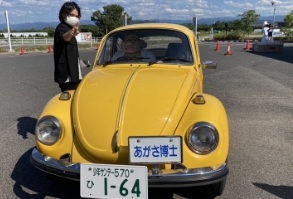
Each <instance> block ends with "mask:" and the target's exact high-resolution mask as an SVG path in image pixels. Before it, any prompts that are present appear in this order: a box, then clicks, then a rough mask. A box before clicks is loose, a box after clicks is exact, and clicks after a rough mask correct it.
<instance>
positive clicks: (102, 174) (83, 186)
mask: <svg viewBox="0 0 293 199" xmlns="http://www.w3.org/2000/svg"><path fill="white" fill-rule="evenodd" d="M80 195H81V197H84V198H111V199H113V198H115V199H122V198H123V199H125V198H131V199H147V198H148V173H147V167H145V166H132V165H130V166H128V165H108V164H81V167H80Z"/></svg>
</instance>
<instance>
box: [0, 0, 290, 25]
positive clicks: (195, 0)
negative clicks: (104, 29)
mask: <svg viewBox="0 0 293 199" xmlns="http://www.w3.org/2000/svg"><path fill="white" fill-rule="evenodd" d="M66 1H68V0H0V13H3V14H2V17H0V24H2V23H6V19H5V17H4V12H5V11H7V12H8V18H9V22H10V24H19V23H27V22H55V21H56V22H58V13H59V10H60V8H61V6H62V5H63V3H64V2H66ZM75 2H76V3H77V4H78V5H79V6H80V7H81V13H82V18H81V20H90V18H91V16H92V13H93V12H95V11H97V10H100V11H103V7H104V6H106V5H110V4H118V5H120V6H122V7H123V8H124V10H125V11H126V12H127V13H128V14H129V15H130V16H131V17H132V19H133V20H151V19H172V20H178V19H179V20H189V19H190V20H192V18H193V17H195V16H197V17H198V19H200V18H215V17H216V18H218V19H219V20H220V21H224V20H225V17H236V16H237V15H238V14H242V13H243V12H245V11H247V10H255V11H256V13H257V14H260V15H261V16H273V15H274V8H275V11H276V16H277V15H287V14H289V13H290V12H291V11H292V10H293V0H282V1H280V0H275V4H274V6H273V5H272V4H271V0H234V1H231V0H226V1H222V0H75ZM0 16H1V15H0Z"/></svg>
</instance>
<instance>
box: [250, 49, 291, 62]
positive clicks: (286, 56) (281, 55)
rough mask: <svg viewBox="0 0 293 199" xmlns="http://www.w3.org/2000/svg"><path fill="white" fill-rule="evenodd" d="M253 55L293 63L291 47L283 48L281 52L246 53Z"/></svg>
mask: <svg viewBox="0 0 293 199" xmlns="http://www.w3.org/2000/svg"><path fill="white" fill-rule="evenodd" d="M246 52H249V53H252V54H255V55H259V56H264V57H268V58H271V59H275V60H279V61H284V62H289V63H293V56H292V55H293V46H284V48H283V52H255V51H246Z"/></svg>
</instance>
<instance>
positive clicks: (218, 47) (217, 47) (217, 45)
mask: <svg viewBox="0 0 293 199" xmlns="http://www.w3.org/2000/svg"><path fill="white" fill-rule="evenodd" d="M219 50H221V48H220V42H219V41H217V44H216V49H215V51H219Z"/></svg>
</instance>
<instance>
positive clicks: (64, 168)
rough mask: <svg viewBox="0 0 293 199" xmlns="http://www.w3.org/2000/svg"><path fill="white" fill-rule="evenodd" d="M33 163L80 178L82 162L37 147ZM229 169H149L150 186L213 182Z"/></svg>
mask: <svg viewBox="0 0 293 199" xmlns="http://www.w3.org/2000/svg"><path fill="white" fill-rule="evenodd" d="M30 161H31V163H32V164H33V165H34V166H35V167H36V168H38V169H40V170H42V171H44V172H46V173H50V174H52V175H56V176H59V177H62V178H67V179H71V180H77V181H79V179H80V164H79V163H75V164H72V163H68V162H64V161H61V160H56V159H53V158H51V157H48V156H45V155H42V154H41V153H40V152H39V151H38V150H37V149H36V148H34V149H33V151H32V155H31V157H30ZM228 173H229V169H228V167H227V164H226V163H224V164H223V165H222V166H221V167H219V168H218V169H217V170H212V169H211V168H200V169H172V170H161V171H160V173H159V174H154V173H152V171H149V174H148V182H149V187H189V186H202V185H208V184H213V183H216V182H219V181H221V180H223V179H224V178H225V177H226V176H227V174H228Z"/></svg>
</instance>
